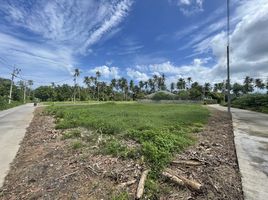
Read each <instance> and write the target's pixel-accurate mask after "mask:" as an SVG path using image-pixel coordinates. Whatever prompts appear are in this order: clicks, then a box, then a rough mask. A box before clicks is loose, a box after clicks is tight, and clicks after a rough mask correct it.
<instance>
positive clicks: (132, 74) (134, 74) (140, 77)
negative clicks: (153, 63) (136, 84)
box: [127, 68, 149, 81]
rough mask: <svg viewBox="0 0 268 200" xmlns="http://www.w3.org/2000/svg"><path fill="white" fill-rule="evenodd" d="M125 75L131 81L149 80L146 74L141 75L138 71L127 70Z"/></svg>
mask: <svg viewBox="0 0 268 200" xmlns="http://www.w3.org/2000/svg"><path fill="white" fill-rule="evenodd" d="M127 75H128V76H129V77H130V78H131V79H134V80H137V81H146V80H148V79H149V76H148V75H147V74H146V73H143V72H140V71H138V70H134V69H131V68H127Z"/></svg>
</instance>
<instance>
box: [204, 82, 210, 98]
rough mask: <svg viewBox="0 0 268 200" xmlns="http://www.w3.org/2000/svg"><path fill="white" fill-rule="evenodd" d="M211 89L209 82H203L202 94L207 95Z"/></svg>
mask: <svg viewBox="0 0 268 200" xmlns="http://www.w3.org/2000/svg"><path fill="white" fill-rule="evenodd" d="M210 90H211V86H210V83H205V84H204V95H205V96H207V95H208V94H209V92H210Z"/></svg>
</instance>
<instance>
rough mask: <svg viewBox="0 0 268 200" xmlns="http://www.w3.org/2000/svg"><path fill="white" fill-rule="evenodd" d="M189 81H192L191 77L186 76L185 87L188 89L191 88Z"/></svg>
mask: <svg viewBox="0 0 268 200" xmlns="http://www.w3.org/2000/svg"><path fill="white" fill-rule="evenodd" d="M191 82H193V81H192V77H188V78H187V83H188V85H187V89H188V90H189V89H190V88H191Z"/></svg>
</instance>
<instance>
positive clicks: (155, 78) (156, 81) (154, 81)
mask: <svg viewBox="0 0 268 200" xmlns="http://www.w3.org/2000/svg"><path fill="white" fill-rule="evenodd" d="M153 83H154V91H155V90H156V86H158V84H157V83H158V76H157V75H156V74H155V75H153ZM157 90H159V88H157Z"/></svg>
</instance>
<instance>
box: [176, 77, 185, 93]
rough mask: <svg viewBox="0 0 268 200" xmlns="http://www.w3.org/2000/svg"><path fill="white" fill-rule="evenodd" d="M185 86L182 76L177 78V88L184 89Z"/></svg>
mask: <svg viewBox="0 0 268 200" xmlns="http://www.w3.org/2000/svg"><path fill="white" fill-rule="evenodd" d="M185 86H186V82H185V80H184V79H183V78H179V80H178V82H177V89H179V90H184V89H185Z"/></svg>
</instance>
